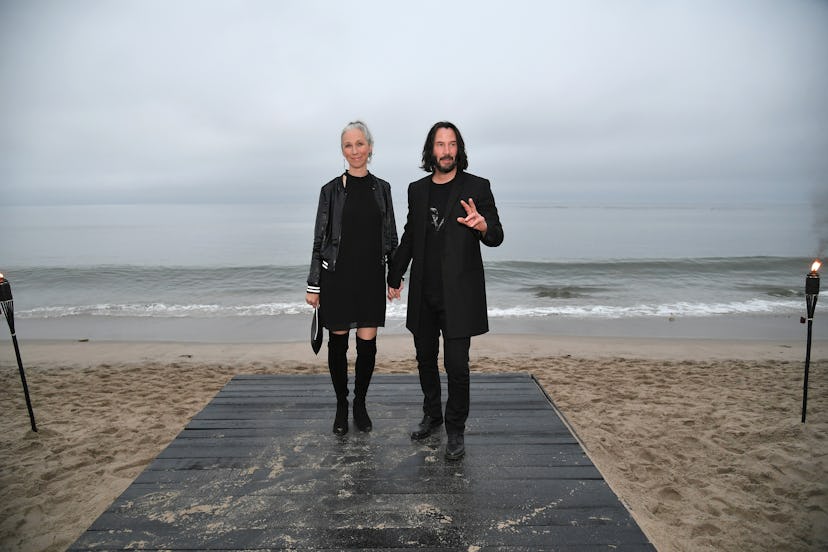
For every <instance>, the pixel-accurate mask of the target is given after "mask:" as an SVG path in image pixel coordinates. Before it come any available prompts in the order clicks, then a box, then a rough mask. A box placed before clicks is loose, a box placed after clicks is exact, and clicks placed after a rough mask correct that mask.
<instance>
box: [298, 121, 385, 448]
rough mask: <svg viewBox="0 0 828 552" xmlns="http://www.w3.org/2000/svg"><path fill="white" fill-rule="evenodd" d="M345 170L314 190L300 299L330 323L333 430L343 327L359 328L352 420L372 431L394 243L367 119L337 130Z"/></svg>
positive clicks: (340, 400) (343, 387) (342, 367)
mask: <svg viewBox="0 0 828 552" xmlns="http://www.w3.org/2000/svg"><path fill="white" fill-rule="evenodd" d="M341 146H342V155H343V157H345V161H346V162H347V164H348V170H347V171H345V173H344V174H342V175H340V176H337V177H336V178H334V179H333V180H331V181H330V182H328V183H327V184H325V185H324V186H322V190H321V191H320V193H319V207H318V208H317V211H316V226H315V228H314V236H313V254H312V256H311V265H310V273H309V274H308V289H307V295H306V297H305V300H306V301H307V303H308V304H309V305H311V306H313V307H319V318H320V320H321V321H322V324H323V325H324V327H326V328H328V369H329V370H330V372H331V381H332V382H333V388H334V391H335V392H336V417H335V418H334V424H333V432H334V433H335V434H337V435H345V434H346V433H348V359H347V355H346V353H347V352H348V335H349V332H350V330H351V329H354V328H355V329H356V349H357V357H356V365H355V370H354V371H355V377H354V424H355V425H356V427H357V429H359V430H360V431H371V429H372V424H371V418H370V417H368V411H367V410H366V408H365V396H366V394H367V393H368V385H369V384H370V382H371V375H372V374H373V372H374V361H375V358H376V354H377V328H378V327H380V326H384V325H385V296H386V288H385V265H386V264H387V262H388V261H390V260H391V256H392V255H393V253H394V250H395V249H396V247H397V226H396V223H395V222H394V205H393V204H392V202H391V186H390V185H389V184H388V182H386V181H384V180H381V179H379V178H377V177H375V176H374V175H373V174H371V173H370V172H368V163H369V161H371V157H372V156H373V149H374V139H373V138H372V136H371V132H370V131H369V130H368V127H366V126H365V123H363V122H361V121H355V122H352V123H349V124H348V125H347V126H346V127H345V128H344V129H343V130H342V135H341Z"/></svg>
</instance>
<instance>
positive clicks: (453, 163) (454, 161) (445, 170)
mask: <svg viewBox="0 0 828 552" xmlns="http://www.w3.org/2000/svg"><path fill="white" fill-rule="evenodd" d="M443 159H451V163H450V164H449V165H448V166H446V167H444V166H443V165H441V164H440V160H437V162H436V163H435V164H434V166H435V167H436V169H437V170H438V171H439V172H441V173H444V174H445V173H450V172H451V171H453V170H454V169H456V168H457V159H456V158H451V157H443Z"/></svg>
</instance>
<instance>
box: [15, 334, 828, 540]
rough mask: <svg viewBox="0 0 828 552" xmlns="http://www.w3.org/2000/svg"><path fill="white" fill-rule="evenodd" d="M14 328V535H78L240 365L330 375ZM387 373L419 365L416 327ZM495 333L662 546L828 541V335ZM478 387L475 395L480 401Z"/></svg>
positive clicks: (281, 360)
mask: <svg viewBox="0 0 828 552" xmlns="http://www.w3.org/2000/svg"><path fill="white" fill-rule="evenodd" d="M21 347H22V353H23V360H24V362H25V366H26V373H27V377H28V382H29V387H30V391H31V395H32V400H33V404H34V409H35V416H36V420H37V423H38V428H39V432H38V433H33V432H32V431H31V430H30V427H29V419H28V415H27V412H26V407H25V403H24V400H23V393H22V388H21V385H20V378H19V375H18V371H17V366H16V363H15V360H14V353H13V349H12V347H11V344H10V342H2V343H0V420H2V422H0V423H2V431H0V441H2V446H0V458H1V460H0V549H2V550H22V551H34V550H47V551H57V550H65V549H66V548H67V547H68V546H69V545H70V544H71V543H72V542H74V540H75V539H76V538H77V537H79V536H80V535H81V533H83V532H84V531H85V530H86V528H87V527H88V526H89V525H90V524H91V523H92V522H93V521H94V520H95V519H96V518H97V517H98V516H99V515H100V514H101V513H102V512H103V511H104V510H105V509H106V508H107V507H108V506H109V505H110V504H111V503H112V501H113V500H114V499H115V498H116V497H117V496H118V495H119V494H120V493H121V492H122V491H123V490H124V489H126V488H127V487H128V486H129V485H130V483H131V482H132V480H133V479H134V478H135V477H136V476H137V475H138V474H139V473H141V471H142V470H143V469H144V468H145V467H146V465H147V464H148V463H149V462H150V461H151V460H152V459H153V458H154V457H155V456H156V455H157V454H158V453H159V452H161V450H163V449H164V447H165V446H166V445H167V444H168V443H169V442H170V441H171V440H172V439H173V438H174V437H175V436H176V435H177V434H178V433H179V432H180V431H181V429H182V428H183V427H184V426H185V425H186V423H187V421H188V420H189V419H190V418H191V417H192V416H193V415H195V414H196V413H198V412H199V411H200V410H201V409H202V408H203V407H204V406H205V405H206V404H207V403H208V402H209V401H210V399H211V398H212V397H213V396H214V395H215V394H216V393H217V392H218V390H219V389H220V388H221V387H222V386H223V385H224V384H225V383H226V382H227V381H228V380H229V379H230V378H231V377H233V376H234V375H236V374H241V373H280V374H281V373H297V374H298V373H326V372H327V368H326V366H325V364H324V361H323V359H322V358H321V357H315V356H314V355H313V354H312V353H311V352H310V348H309V346H308V345H307V344H305V343H304V342H303V343H279V344H235V345H233V344H228V345H223V344H203V343H202V344H187V343H137V342H130V343H114V342H73V341H33V342H24V343H21ZM379 349H380V351H379V357H378V371H379V372H383V373H414V372H415V371H416V367H415V364H414V361H413V348H412V346H411V340H410V338H409V337H407V336H400V335H383V336H381V337H380V342H379ZM803 359H804V344H803V343H800V342H770V341H735V340H697V339H628V338H600V337H589V338H578V337H564V338H561V337H558V338H554V337H548V336H547V337H544V336H533V335H487V336H483V337H480V338H475V339H474V340H473V343H472V370H473V371H475V372H518V371H520V372H529V373H531V374H533V375H534V376H535V377H536V378H537V379H538V380H539V381H540V382H541V384H542V385H543V387H544V389H545V390H546V391H547V393H548V394H549V395H550V396H551V397H552V399H553V401H554V402H555V404H556V405H557V406H558V408H559V409H560V410H561V411H562V412H563V414H564V415H565V417H566V419H567V421H568V422H569V423H570V425H571V426H572V428H573V430H574V432H575V433H576V435H577V436H578V438H579V439H580V440H581V441H582V443H583V445H584V448H585V449H586V451H587V453H588V454H589V456H590V457H591V458H592V460H593V462H594V463H595V464H596V466H597V467H598V468H599V470H600V471H601V473H602V474H603V475H604V477H605V478H606V480H607V482H608V483H609V484H610V485H611V486H612V488H613V489H614V490H615V492H616V493H617V494H618V496H619V497H620V498H621V500H622V501H623V502H624V503H625V504H626V505H627V506H628V507H629V509H630V511H631V513H632V515H633V516H634V518H635V519H636V520H637V522H638V523H639V524H640V526H641V528H642V529H643V530H644V532H645V533H646V534H647V536H648V537H649V538H650V540H651V541H652V542H653V544H654V545H655V546H656V548H657V549H658V550H659V551H663V552H670V551H698V550H734V551H736V550H754V551H755V550H826V549H828V360H826V359H828V343H827V342H825V341H822V340H821V341H818V342H816V343H815V344H814V347H813V349H812V362H811V371H810V385H809V395H808V398H809V400H808V419H807V423H806V424H802V423H801V421H800V415H801V412H800V408H801V401H802V375H803V364H804V363H803ZM473 408H474V402H472V409H473Z"/></svg>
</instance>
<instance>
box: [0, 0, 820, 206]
mask: <svg viewBox="0 0 828 552" xmlns="http://www.w3.org/2000/svg"><path fill="white" fill-rule="evenodd" d="M826 52H828V2H825V1H821V0H785V1H778V0H768V1H763V0H745V1H740V0H728V1H722V0H687V1H668V0H651V1H645V0H627V1H623V2H619V1H614V0H605V1H599V0H586V1H582V0H577V1H576V0H567V1H557V0H555V1H549V2H536V1H528V0H511V1H509V2H502V1H491V2H489V1H468V2H431V1H421V2H416V3H414V2H406V3H403V2H388V1H372V0H364V1H362V2H356V3H354V2H334V1H330V2H322V1H302V2H277V1H250V0H238V1H230V0H227V1H221V2H219V1H214V0H179V1H169V0H157V1H156V0H134V1H131V0H123V1H117V2H112V1H98V0H76V1H71V2H70V1H64V0H60V1H44V0H0V80H1V81H2V86H0V151H2V154H0V194H2V198H3V202H4V203H6V204H7V205H8V204H32V203H35V204H36V203H58V204H60V203H84V202H91V203H122V202H227V201H239V202H244V201H254V202H268V201H292V200H302V199H312V200H315V198H316V195H317V193H318V188H319V186H320V185H321V184H322V183H323V182H325V181H327V180H328V179H330V178H332V177H333V176H335V175H336V174H338V173H339V172H340V171H341V170H342V169H343V164H342V158H341V155H340V152H339V134H340V131H341V129H342V127H343V126H344V124H345V123H347V122H348V121H350V120H353V119H355V118H360V119H363V120H365V121H366V122H367V123H368V125H369V127H371V129H372V131H373V133H374V137H375V140H376V145H375V159H374V163H373V164H372V171H373V172H374V173H375V174H377V175H379V176H381V177H384V178H386V179H387V180H389V181H391V183H392V185H393V186H394V187H395V189H399V190H400V193H401V194H402V193H403V192H402V190H404V187H405V186H406V185H407V183H408V182H410V181H412V180H414V179H417V178H419V177H420V176H422V174H423V173H422V171H420V170H419V168H418V164H419V157H420V151H421V149H422V144H423V141H424V139H425V135H426V132H427V131H428V128H429V127H430V126H431V124H432V123H433V122H435V121H437V120H442V119H448V120H451V121H453V122H455V123H456V124H457V125H458V126H459V127H460V129H461V131H463V134H464V137H465V139H466V142H467V144H468V149H469V157H470V169H469V170H470V172H473V173H476V174H479V175H482V176H485V177H488V178H490V179H491V180H492V182H493V185H494V187H495V192H496V195H497V197H498V198H499V199H507V200H508V199H515V200H532V199H539V198H542V199H548V200H554V201H570V200H572V201H627V200H628V201H655V202H658V201H670V202H674V201H678V202H693V201H734V200H740V199H749V200H756V201H785V200H795V201H808V200H809V198H811V197H813V195H814V194H815V193H819V191H820V190H824V189H828V154H826V152H828V94H826V91H828V63H825V55H826Z"/></svg>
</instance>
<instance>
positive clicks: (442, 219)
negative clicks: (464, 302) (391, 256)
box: [423, 179, 454, 303]
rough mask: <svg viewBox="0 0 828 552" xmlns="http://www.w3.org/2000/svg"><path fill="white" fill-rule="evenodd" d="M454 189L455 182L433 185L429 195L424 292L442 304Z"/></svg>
mask: <svg viewBox="0 0 828 552" xmlns="http://www.w3.org/2000/svg"><path fill="white" fill-rule="evenodd" d="M453 187H454V180H453V179H452V180H450V181H448V182H446V183H445V184H435V183H434V182H432V183H431V186H430V187H429V193H428V207H429V209H428V215H429V219H428V224H426V247H425V263H424V265H423V269H424V271H423V274H424V281H423V291H424V292H425V293H426V295H428V296H429V297H430V298H431V299H432V300H434V301H438V302H439V303H442V301H443V280H442V276H441V274H442V267H443V262H442V256H441V254H442V251H443V242H444V241H445V235H446V232H445V227H446V225H447V224H451V222H452V221H450V220H446V212H447V210H448V209H447V208H448V205H447V202H448V198H449V196H450V195H451V190H452V188H453Z"/></svg>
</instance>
